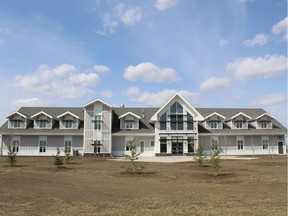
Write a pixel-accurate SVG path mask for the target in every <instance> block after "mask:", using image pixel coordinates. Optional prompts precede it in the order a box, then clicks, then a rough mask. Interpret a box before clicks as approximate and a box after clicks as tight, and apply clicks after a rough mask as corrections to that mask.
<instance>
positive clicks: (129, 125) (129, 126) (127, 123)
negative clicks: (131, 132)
mask: <svg viewBox="0 0 288 216" xmlns="http://www.w3.org/2000/svg"><path fill="white" fill-rule="evenodd" d="M133 122H134V121H124V127H125V128H126V129H132V128H133Z"/></svg>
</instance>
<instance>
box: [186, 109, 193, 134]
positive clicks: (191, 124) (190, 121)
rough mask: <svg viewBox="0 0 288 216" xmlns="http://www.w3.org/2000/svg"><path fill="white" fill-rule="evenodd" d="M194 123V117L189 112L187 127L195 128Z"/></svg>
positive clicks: (189, 128)
mask: <svg viewBox="0 0 288 216" xmlns="http://www.w3.org/2000/svg"><path fill="white" fill-rule="evenodd" d="M193 123H194V119H193V116H192V115H190V113H187V129H188V130H193V129H194V128H193V126H194V125H193Z"/></svg>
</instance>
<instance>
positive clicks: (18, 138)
mask: <svg viewBox="0 0 288 216" xmlns="http://www.w3.org/2000/svg"><path fill="white" fill-rule="evenodd" d="M14 141H18V142H19V144H18V152H16V153H17V154H18V153H19V152H20V146H21V139H20V136H15V137H13V138H12V146H11V148H12V149H13V144H14Z"/></svg>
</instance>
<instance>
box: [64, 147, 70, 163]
mask: <svg viewBox="0 0 288 216" xmlns="http://www.w3.org/2000/svg"><path fill="white" fill-rule="evenodd" d="M64 153H65V156H64V161H65V163H66V164H69V163H70V161H71V153H70V151H69V150H68V149H64Z"/></svg>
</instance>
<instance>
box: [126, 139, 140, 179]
mask: <svg viewBox="0 0 288 216" xmlns="http://www.w3.org/2000/svg"><path fill="white" fill-rule="evenodd" d="M129 149H130V155H124V156H125V160H129V163H128V164H127V165H125V166H122V168H124V169H125V172H126V173H129V174H135V173H139V172H142V171H143V168H144V167H143V166H139V165H137V164H136V163H135V160H138V156H139V155H140V154H141V153H140V152H137V144H136V143H135V140H133V141H130V142H129Z"/></svg>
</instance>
